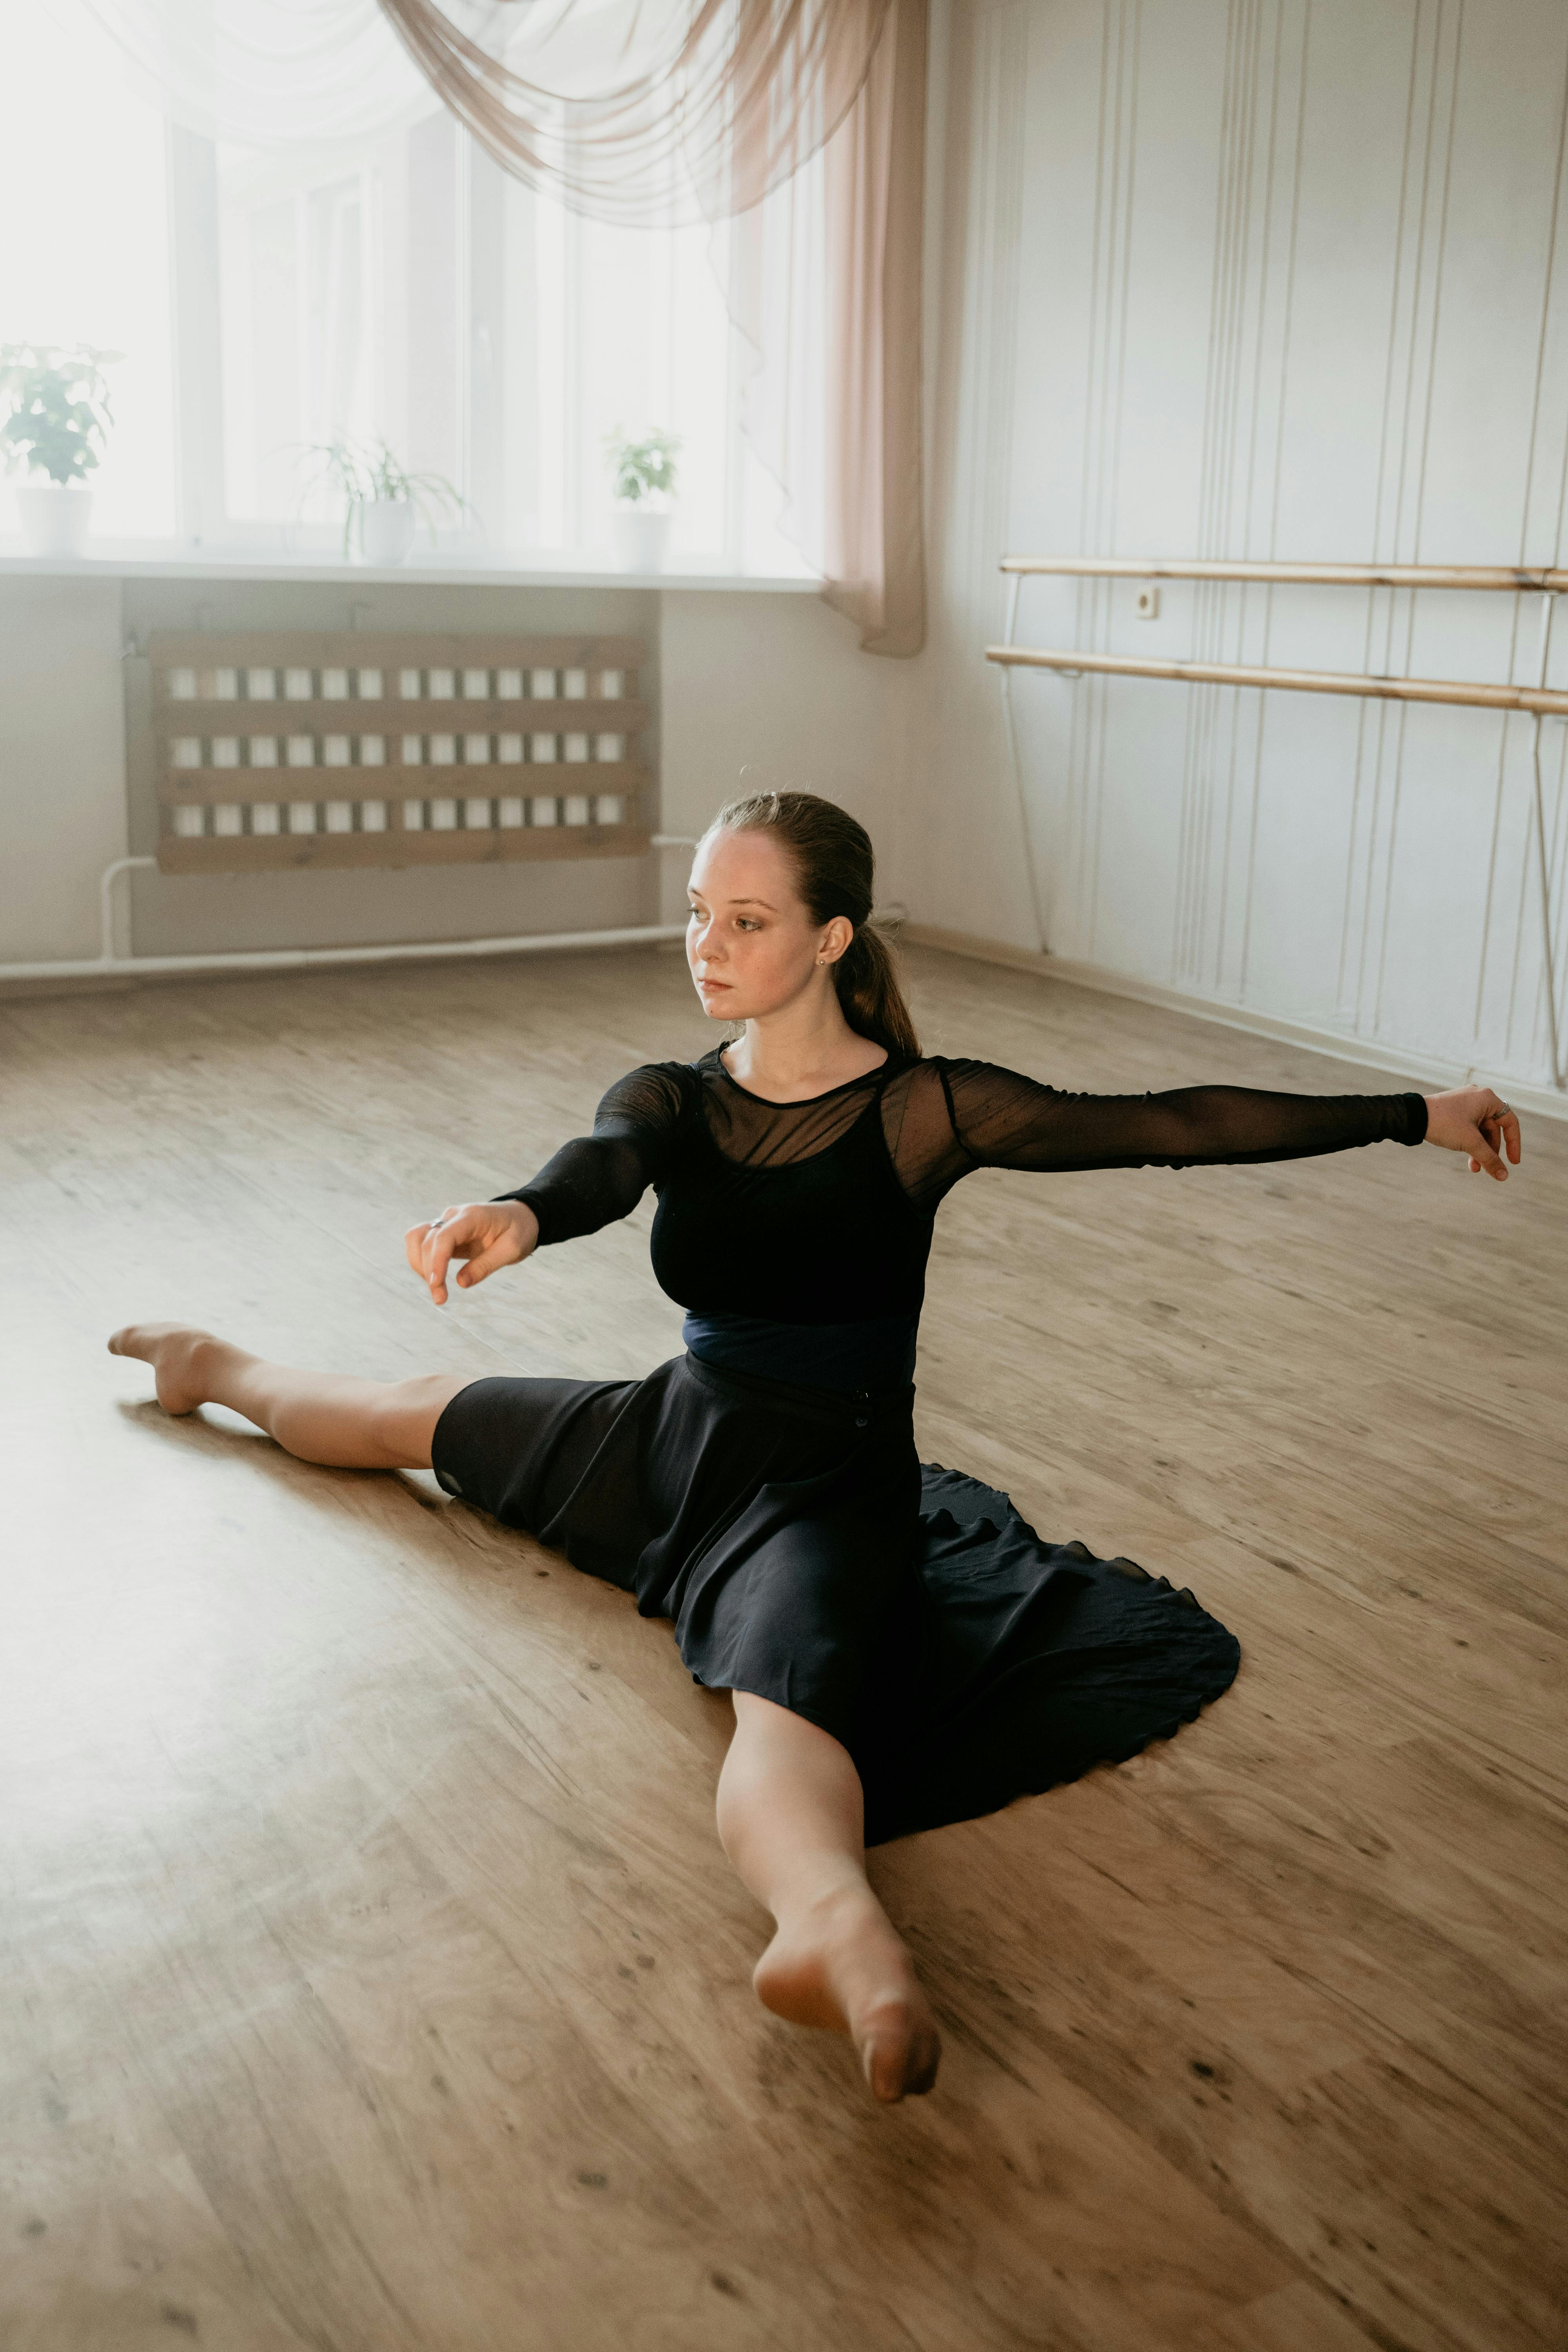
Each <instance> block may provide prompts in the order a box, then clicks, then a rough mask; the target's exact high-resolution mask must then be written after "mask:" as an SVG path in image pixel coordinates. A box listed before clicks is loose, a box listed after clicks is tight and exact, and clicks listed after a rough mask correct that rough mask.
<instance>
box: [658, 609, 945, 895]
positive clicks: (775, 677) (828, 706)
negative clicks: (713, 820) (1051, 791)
mask: <svg viewBox="0 0 1568 2352" xmlns="http://www.w3.org/2000/svg"><path fill="white" fill-rule="evenodd" d="M660 602H661V604H662V606H663V624H662V642H663V663H662V685H663V696H664V738H663V740H664V812H665V814H664V822H665V824H666V827H667V828H668V831H670V832H672V833H696V832H700V830H701V828H702V826H703V825H705V824H707V823H708V820H709V819H710V817H711V816H712V814H713V813H714V811H715V810H716V809H717V808H719V807H721V805H722V804H723V803H724V802H725V801H728V800H733V799H735V798H736V797H737V795H738V794H740V793H743V792H752V791H763V792H775V791H783V790H784V789H785V788H786V787H788V786H792V785H793V786H794V787H795V788H796V789H797V790H799V791H803V792H814V793H825V794H826V797H827V798H828V799H829V800H835V801H837V802H838V803H840V805H841V806H842V807H844V808H847V809H849V810H851V811H852V812H853V813H854V814H855V815H856V816H858V818H859V819H860V821H861V823H862V824H864V825H865V826H866V827H867V829H868V831H869V833H870V835H871V837H872V840H873V841H874V842H875V843H876V845H877V852H878V861H877V895H878V898H879V902H880V903H881V904H882V905H884V906H889V905H891V904H893V903H895V902H899V901H902V900H906V899H907V898H908V897H909V893H910V877H911V874H912V873H913V872H914V871H915V869H916V867H917V866H918V862H919V856H920V846H919V834H920V826H921V811H922V793H921V782H922V779H923V775H924V772H925V757H924V746H923V721H924V681H923V676H922V672H921V668H920V667H919V666H918V665H916V664H912V663H910V662H902V661H884V660H881V659H879V658H878V657H876V656H871V655H868V654H863V653H862V652H861V651H860V649H859V635H858V631H857V630H856V629H855V628H854V627H853V626H852V625H851V624H850V623H848V622H847V621H846V620H844V619H843V618H842V617H841V616H840V615H839V614H837V613H834V612H831V611H829V609H828V607H827V606H826V604H823V603H822V602H821V600H820V599H819V598H818V597H816V596H797V595H755V594H752V595H746V596H714V595H711V594H709V593H706V592H701V593H687V594H681V593H679V592H675V593H666V594H665V595H664V596H663V597H662V598H661V599H660ZM742 770H743V771H744V773H743V774H742ZM685 881H686V876H685V871H684V869H683V868H682V867H681V866H680V862H679V859H678V858H676V857H674V856H671V857H670V858H669V859H668V873H667V877H666V887H667V890H670V889H673V893H674V895H673V898H667V902H666V910H667V912H674V911H676V910H678V909H679V908H682V907H684V904H685Z"/></svg>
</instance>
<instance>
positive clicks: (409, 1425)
mask: <svg viewBox="0 0 1568 2352" xmlns="http://www.w3.org/2000/svg"><path fill="white" fill-rule="evenodd" d="M109 1352H110V1355H111V1356H135V1357H138V1358H139V1359H140V1360H142V1362H143V1363H147V1364H151V1365H152V1367H153V1373H154V1375H155V1378H156V1381H157V1388H158V1402H159V1403H160V1404H161V1405H162V1406H163V1410H164V1412H172V1413H186V1412H195V1409H196V1407H197V1406H198V1405H201V1404H222V1405H227V1406H228V1407H229V1409H230V1411H231V1412H239V1413H243V1414H244V1415H245V1418H246V1419H247V1421H253V1422H255V1423H256V1425H257V1427H258V1429H264V1430H265V1431H266V1432H267V1433H268V1436H269V1437H272V1438H276V1440H277V1442H278V1444H279V1445H281V1446H282V1447H283V1448H284V1450H285V1451H286V1452H287V1453H289V1454H298V1456H299V1457H300V1461H302V1462H322V1463H328V1464H331V1465H333V1466H335V1467H337V1468H339V1469H343V1470H427V1469H428V1468H429V1467H430V1442H431V1439H432V1438H433V1437H434V1436H435V1433H436V1423H437V1422H438V1421H439V1420H440V1418H441V1415H442V1413H443V1412H445V1411H446V1409H447V1405H448V1404H450V1402H451V1401H452V1399H453V1398H454V1397H455V1396H456V1395H457V1394H458V1391H459V1390H461V1389H465V1388H467V1387H468V1374H467V1373H462V1372H430V1373H427V1374H426V1375H425V1376H424V1377H422V1378H420V1379H416V1380H410V1381H362V1380H355V1379H353V1377H351V1376H350V1375H348V1374H346V1373H342V1372H310V1371H301V1370H298V1369H297V1368H296V1367H295V1366H294V1365H292V1364H271V1363H268V1362H267V1361H266V1360H264V1359H263V1358H262V1357H260V1356H249V1355H247V1354H246V1352H245V1350H244V1349H243V1348H235V1347H231V1346H230V1345H229V1343H228V1341H227V1340H226V1339H215V1338H214V1337H213V1335H212V1333H211V1332H210V1331H197V1330H195V1329H193V1328H191V1327H190V1326H189V1325H188V1324H184V1323H131V1324H127V1326H126V1328H124V1330H122V1331H117V1332H116V1333H115V1334H114V1337H113V1338H112V1339H110V1343H109Z"/></svg>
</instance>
